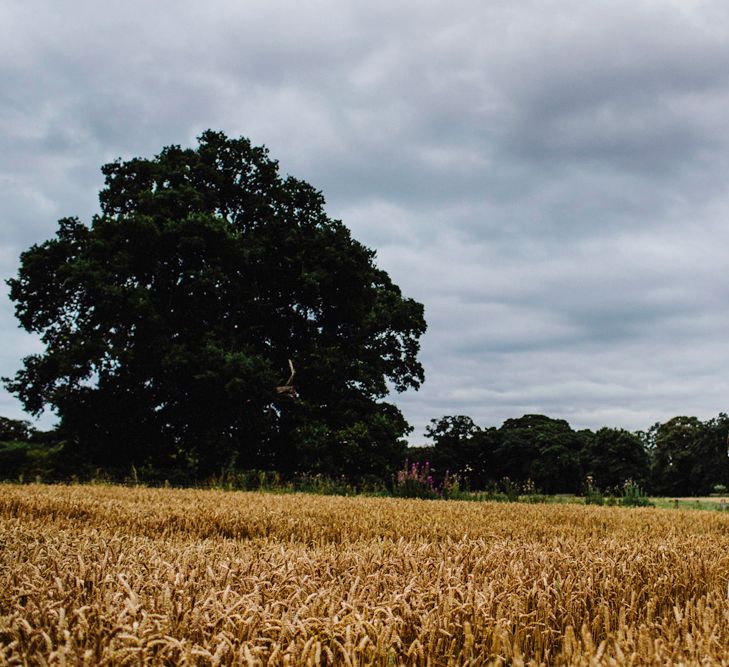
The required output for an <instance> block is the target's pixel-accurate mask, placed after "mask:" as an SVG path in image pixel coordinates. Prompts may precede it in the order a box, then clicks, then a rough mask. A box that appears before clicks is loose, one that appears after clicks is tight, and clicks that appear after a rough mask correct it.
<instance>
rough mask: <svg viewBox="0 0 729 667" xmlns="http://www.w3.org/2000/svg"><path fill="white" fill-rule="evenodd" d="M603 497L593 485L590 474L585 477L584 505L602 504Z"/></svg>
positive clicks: (603, 502)
mask: <svg viewBox="0 0 729 667" xmlns="http://www.w3.org/2000/svg"><path fill="white" fill-rule="evenodd" d="M604 504H605V497H604V496H603V495H602V492H601V491H600V489H599V488H598V487H597V486H596V485H595V482H594V480H593V478H592V475H588V476H587V477H586V478H585V505H604Z"/></svg>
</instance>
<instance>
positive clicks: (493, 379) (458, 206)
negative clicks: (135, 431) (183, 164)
mask: <svg viewBox="0 0 729 667" xmlns="http://www.w3.org/2000/svg"><path fill="white" fill-rule="evenodd" d="M0 26H2V34H3V38H2V40H0V275H2V276H3V277H5V278H7V277H9V276H12V275H14V274H15V272H16V271H17V266H18V255H19V253H20V252H21V251H22V250H23V249H25V248H27V247H28V246H29V245H31V244H32V243H35V242H41V241H43V240H45V239H47V238H49V237H50V236H52V235H53V234H54V232H55V228H56V220H57V219H58V218H59V217H62V216H67V215H78V216H80V217H81V218H82V219H84V220H87V221H88V220H89V219H90V216H91V215H92V214H93V213H94V212H96V211H97V210H98V200H97V195H98V191H99V189H100V188H101V186H102V177H101V173H100V171H99V167H100V165H101V164H103V163H105V162H108V161H110V160H112V159H114V158H116V157H123V158H129V157H133V156H152V155H154V154H156V153H158V152H159V150H160V148H161V147H162V146H164V145H168V144H172V143H177V144H183V145H194V143H195V137H196V136H197V135H199V134H200V132H201V131H202V130H204V129H206V128H208V127H210V128H214V129H220V130H223V131H224V132H226V133H227V134H229V135H235V136H237V135H245V136H247V137H249V138H250V139H251V140H252V141H253V142H254V143H256V144H265V145H266V146H268V148H269V149H270V152H271V155H272V157H274V158H276V159H278V160H279V162H280V165H281V169H282V171H283V172H285V173H290V174H292V175H295V176H297V177H299V178H303V179H305V180H307V181H309V182H310V183H312V184H313V185H315V186H316V187H317V188H319V189H321V190H322V191H323V193H324V195H325V197H326V199H327V207H328V211H329V213H330V215H332V216H333V217H336V218H341V219H342V220H343V221H344V222H345V224H347V226H349V227H350V228H351V229H352V231H353V233H354V236H355V237H356V238H358V239H359V240H361V241H362V242H364V243H365V244H367V245H369V246H371V247H373V248H375V249H376V250H377V253H378V264H379V265H380V266H381V267H382V268H384V269H385V270H386V271H388V272H389V273H390V275H391V276H392V278H393V279H394V280H395V282H396V283H398V284H399V285H400V286H401V287H402V289H403V291H404V292H405V294H407V295H408V296H412V297H414V298H416V299H418V300H419V301H421V302H423V303H424V304H425V308H426V319H427V320H428V323H429V330H428V333H427V334H426V336H425V337H424V339H423V349H422V361H423V363H424V366H425V370H426V383H425V385H424V386H423V388H422V389H421V390H420V391H419V392H417V393H415V392H408V393H407V394H405V395H402V396H398V397H396V399H395V400H396V402H397V403H398V405H400V407H401V408H402V409H403V411H404V412H405V415H406V417H407V418H408V419H409V420H410V422H411V423H412V424H413V426H415V432H414V433H413V437H412V440H413V441H420V440H422V432H423V429H424V427H425V425H426V424H427V423H428V421H429V420H430V419H431V418H433V417H440V416H442V415H445V414H467V415H470V416H472V417H473V418H474V419H475V420H476V421H477V422H478V423H480V424H482V425H499V424H500V423H501V422H502V421H503V420H504V419H506V418H509V417H518V416H521V415H522V414H525V413H533V412H537V413H544V414H548V415H550V416H553V417H561V418H565V419H567V420H568V421H569V422H570V423H571V424H572V425H573V426H575V427H592V428H595V427H599V426H602V425H609V426H621V427H625V428H629V429H638V428H646V427H648V426H649V425H650V424H652V423H654V422H655V421H658V420H665V419H666V418H669V417H672V416H674V415H677V414H691V415H697V416H699V417H701V418H709V417H712V416H715V415H716V414H718V413H719V412H720V411H727V410H728V409H729V401H728V400H727V398H728V397H729V335H728V334H729V280H727V273H728V272H729V261H727V260H728V259H729V187H727V185H728V184H727V181H728V180H729V115H728V114H727V109H728V108H729V4H727V3H726V2H725V1H724V0H715V1H714V0H706V1H701V0H655V1H651V0H629V1H627V0H610V1H609V2H607V1H605V0H600V1H597V0H539V1H536V0H534V1H532V0H492V1H489V2H484V1H483V0H455V1H453V0H451V1H450V2H447V3H446V2H444V1H441V2H435V1H429V0H418V1H398V2H391V1H387V2H386V1H384V0H368V2H356V3H355V2H344V1H342V0H313V1H311V2H293V1H291V0H289V1H288V2H279V1H277V0H261V1H247V2H239V1H235V0H229V1H223V0H220V1H216V0H211V1H210V2H206V3H200V2H192V1H181V0H174V1H171V0H161V1H158V2H155V3H150V2H142V1H138V0H132V1H129V0H127V1H126V2H124V3H114V4H113V5H112V4H111V3H99V2H96V1H83V0H75V1H73V2H67V3H58V2H52V1H51V0H47V1H41V0H5V1H4V2H3V3H2V4H0ZM6 291H7V290H5V289H3V294H2V296H1V297H0V340H1V342H2V345H0V375H10V374H13V373H14V372H15V370H16V369H17V368H18V367H19V363H20V359H21V357H23V356H24V355H26V354H29V353H31V352H33V351H35V350H38V349H40V348H39V346H38V343H37V342H36V341H35V340H34V339H33V338H32V337H31V336H29V335H27V334H25V333H24V332H22V331H21V330H19V329H18V327H17V324H16V321H15V319H14V316H13V308H12V304H11V303H10V301H9V300H8V298H7V296H6ZM0 415H5V416H9V417H21V416H23V413H22V410H21V407H20V404H19V403H18V402H17V401H16V400H15V398H14V397H12V396H10V395H9V394H7V393H5V392H0ZM51 423H52V418H51V417H46V418H44V420H43V421H42V422H41V424H42V425H44V424H51Z"/></svg>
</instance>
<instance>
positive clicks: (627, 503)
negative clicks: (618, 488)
mask: <svg viewBox="0 0 729 667" xmlns="http://www.w3.org/2000/svg"><path fill="white" fill-rule="evenodd" d="M620 504H621V505H622V506H623V507H653V503H652V502H651V501H650V500H649V499H648V498H647V496H646V495H645V494H644V493H643V490H642V489H641V488H640V486H638V484H637V482H634V481H633V480H632V479H627V480H625V484H623V497H622V498H621V499H620Z"/></svg>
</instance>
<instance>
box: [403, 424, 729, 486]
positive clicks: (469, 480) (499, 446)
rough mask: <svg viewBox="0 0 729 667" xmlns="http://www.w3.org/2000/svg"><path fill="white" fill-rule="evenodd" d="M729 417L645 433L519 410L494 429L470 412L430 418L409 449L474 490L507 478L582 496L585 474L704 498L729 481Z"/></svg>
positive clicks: (603, 482)
mask: <svg viewBox="0 0 729 667" xmlns="http://www.w3.org/2000/svg"><path fill="white" fill-rule="evenodd" d="M728 433H729V417H728V416H727V415H726V414H724V413H721V414H719V416H718V417H716V418H714V419H710V420H708V421H700V420H699V419H697V418H696V417H674V418H673V419H670V420H668V421H667V422H665V423H656V424H654V425H653V426H651V427H650V428H649V429H648V430H647V431H639V432H635V433H633V432H630V431H626V430H624V429H617V428H607V427H606V428H601V429H599V430H597V431H591V430H587V429H583V430H577V431H576V430H574V429H572V427H571V426H570V425H569V424H568V423H567V422H566V421H565V420H563V419H552V418H550V417H546V416H544V415H524V416H523V417H520V418H518V419H507V420H506V421H505V422H504V423H503V424H502V425H501V426H500V427H499V428H495V427H487V428H482V427H480V426H478V425H477V424H475V423H474V421H473V420H472V419H471V418H470V417H466V416H462V415H459V416H447V417H442V418H441V419H434V420H432V422H431V425H430V426H429V427H428V429H427V435H429V436H430V438H431V439H432V440H433V445H432V446H429V447H410V448H409V449H408V456H409V457H410V460H411V461H417V462H425V461H428V462H429V463H430V466H431V470H432V471H433V474H434V475H436V476H438V477H439V478H442V477H443V476H444V475H445V474H446V472H448V473H450V474H454V473H455V474H458V475H459V476H460V477H461V479H462V481H463V482H464V483H465V484H467V485H468V486H469V487H470V488H471V489H473V490H481V489H487V488H489V487H492V486H494V485H497V484H499V482H501V481H503V480H504V479H506V478H508V480H510V481H511V482H513V483H518V484H526V483H527V482H531V483H533V484H534V486H535V487H536V488H537V489H539V490H540V491H541V492H543V493H581V492H582V491H584V490H585V484H586V482H587V480H588V478H589V480H590V481H591V483H592V485H594V486H595V487H596V488H599V489H601V490H603V491H606V492H610V491H613V490H618V489H619V488H620V487H621V486H622V485H623V484H625V482H626V481H628V480H632V481H634V482H636V483H638V484H640V485H641V486H642V487H643V488H644V489H645V490H647V491H648V492H650V493H651V494H654V495H663V496H691V495H694V496H695V495H706V494H708V493H711V492H712V491H713V490H714V487H716V486H717V485H722V486H727V485H729V457H728V456H727V434H728Z"/></svg>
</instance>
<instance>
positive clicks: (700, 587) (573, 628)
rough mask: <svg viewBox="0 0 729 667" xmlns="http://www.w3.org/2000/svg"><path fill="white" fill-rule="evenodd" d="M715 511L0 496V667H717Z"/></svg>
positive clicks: (121, 491) (724, 545) (720, 576)
mask: <svg viewBox="0 0 729 667" xmlns="http://www.w3.org/2000/svg"><path fill="white" fill-rule="evenodd" d="M728 578H729V518H726V517H725V516H724V515H722V514H720V513H718V512H716V513H711V512H691V511H680V510H679V511H676V510H657V509H652V508H650V509H620V508H608V507H584V506H579V505H525V504H491V503H467V502H455V501H418V500H398V499H390V498H342V497H319V496H306V495H298V494H296V495H272V494H257V493H237V492H223V491H198V490H168V489H157V490H154V489H144V488H122V487H113V486H53V487H52V486H41V485H35V486H9V485H6V486H0V664H9V665H15V664H18V665H20V664H27V665H36V664H41V665H42V664H58V665H60V664H67V665H76V664H86V665H139V664H160V665H162V664H195V665H197V664H200V665H229V664H242V665H316V664H328V665H352V666H354V665H482V664H512V665H519V664H530V663H534V664H540V663H541V664H549V665H551V664H569V665H593V664H617V665H623V664H641V665H642V664H656V665H666V664H679V663H680V664H699V663H701V664H721V663H723V664H729V603H728V601H727V579H728Z"/></svg>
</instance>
